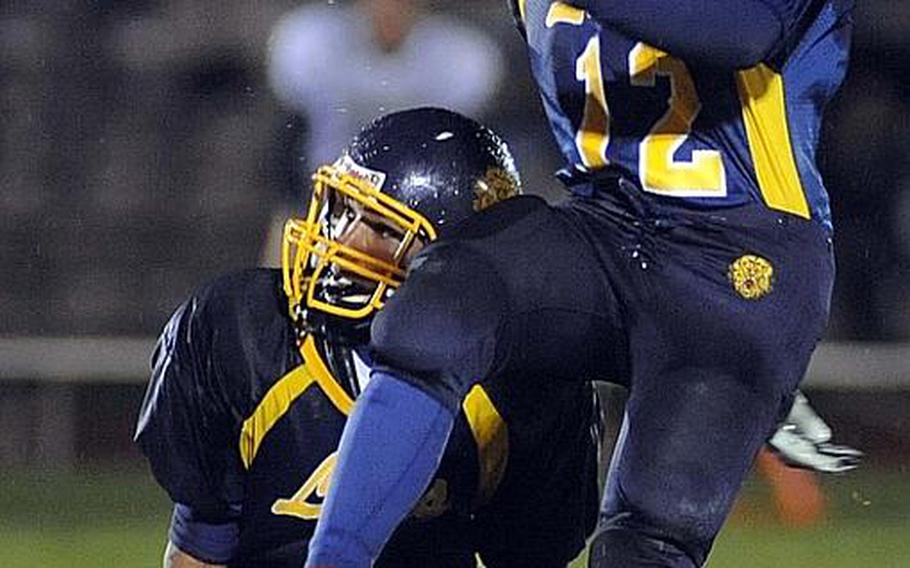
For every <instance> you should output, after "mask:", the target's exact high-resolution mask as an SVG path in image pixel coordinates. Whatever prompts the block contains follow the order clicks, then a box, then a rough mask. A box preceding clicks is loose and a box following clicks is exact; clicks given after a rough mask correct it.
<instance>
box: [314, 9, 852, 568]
mask: <svg viewBox="0 0 910 568" xmlns="http://www.w3.org/2000/svg"><path fill="white" fill-rule="evenodd" d="M515 8H516V10H515V11H516V13H517V14H518V17H519V22H520V26H521V29H522V31H523V33H524V35H525V38H526V40H527V43H528V48H529V49H528V52H529V56H530V61H531V68H532V71H533V74H534V77H535V79H536V82H537V84H538V87H539V89H540V94H541V98H542V101H543V105H544V108H545V110H546V113H547V115H548V118H549V121H550V125H551V127H552V130H553V133H554V135H555V137H556V140H557V142H558V144H559V146H560V149H561V151H562V154H563V155H564V157H565V161H566V167H565V169H564V170H563V171H562V172H561V173H560V177H561V179H562V180H563V181H564V182H565V183H566V185H567V186H568V187H569V188H570V189H571V190H572V193H573V197H572V198H570V199H569V200H568V201H566V202H565V203H562V204H559V205H557V206H550V205H547V204H546V203H544V202H543V201H541V200H538V199H534V198H532V197H520V198H517V199H514V200H508V201H506V202H503V203H501V204H498V205H497V206H495V207H492V208H490V209H489V210H487V211H485V212H483V213H481V214H479V215H478V216H475V217H473V218H471V219H469V220H468V221H467V222H466V223H465V224H464V225H463V226H462V227H461V228H460V230H459V231H455V232H453V233H452V234H451V235H448V236H446V237H445V238H443V239H441V240H440V241H437V242H436V243H434V244H433V245H431V246H430V247H428V248H427V249H425V250H424V251H423V252H422V253H421V254H420V255H418V256H417V258H416V259H415V261H414V263H413V265H412V269H411V272H410V275H409V278H408V282H407V283H405V285H404V286H402V287H401V288H400V289H399V290H398V292H397V293H396V294H395V297H394V298H392V300H391V301H390V302H389V304H388V305H387V306H386V308H385V309H384V310H383V312H382V313H381V314H380V315H379V316H377V318H376V319H375V320H374V322H373V333H372V341H373V348H374V352H375V356H376V361H377V364H376V365H374V367H373V373H372V377H373V379H372V381H371V382H370V385H369V387H368V388H367V391H366V392H365V393H364V404H360V405H358V407H357V409H356V410H355V412H354V414H353V416H352V417H351V419H350V420H349V421H348V423H347V426H346V430H345V434H344V435H343V437H342V444H341V446H340V448H339V461H338V467H337V468H336V472H335V478H334V485H333V490H332V491H331V492H330V494H329V496H328V498H327V500H326V504H325V507H324V510H323V516H322V517H321V519H320V521H319V524H318V526H317V529H316V533H315V535H314V538H313V540H312V542H311V546H310V552H311V555H310V564H309V565H310V566H332V567H341V566H344V567H349V566H368V565H369V561H370V558H371V557H372V556H375V554H376V553H377V552H378V551H379V550H381V548H382V545H383V542H384V541H385V539H386V538H387V535H388V534H389V532H390V531H391V529H392V527H394V526H395V524H396V522H397V521H396V519H398V518H400V517H401V515H402V514H403V512H404V511H407V510H409V508H410V506H411V504H412V503H413V502H414V501H415V500H416V499H417V497H418V496H419V495H420V494H421V492H422V491H423V488H424V487H425V486H426V484H427V482H428V480H429V479H430V478H431V476H432V471H433V461H432V460H428V459H427V455H428V454H433V455H439V453H440V451H441V448H442V447H443V446H444V443H445V440H446V439H447V437H448V433H449V432H450V431H451V428H452V423H453V419H454V416H455V413H456V411H457V409H458V407H459V404H460V401H461V400H462V399H463V398H464V396H465V394H466V393H467V392H468V391H469V390H470V389H471V388H472V387H473V385H474V384H475V382H476V380H477V378H479V377H486V376H490V375H491V374H497V373H510V374H521V373H528V372H532V370H533V372H534V373H537V374H542V375H544V376H549V377H552V380H553V381H554V382H559V381H564V384H569V383H570V382H571V381H573V380H577V378H578V377H590V376H598V377H612V378H615V379H616V380H618V381H619V382H620V383H622V384H625V385H627V386H628V387H629V398H628V403H627V405H626V409H625V417H624V422H623V426H622V429H621V432H620V436H619V440H618V444H617V447H616V451H615V453H614V455H613V460H612V463H611V466H610V471H609V478H608V482H607V487H606V492H605V497H604V502H603V506H602V510H601V519H600V529H599V532H598V536H597V537H596V538H595V539H594V541H593V543H592V545H591V554H590V565H591V566H593V567H605V566H610V567H619V566H678V567H691V566H700V565H702V564H703V563H704V562H705V560H706V558H707V556H708V552H709V551H710V549H711V545H712V543H713V541H714V538H715V536H716V535H717V533H718V531H719V529H720V527H721V525H722V524H723V521H724V519H725V518H726V516H727V513H728V512H729V510H730V507H731V505H732V504H733V500H734V497H735V496H736V494H737V491H738V490H739V488H740V486H741V483H742V481H743V478H744V477H745V475H746V473H747V472H748V471H749V469H750V467H751V464H752V462H753V459H754V457H755V455H756V453H757V452H758V450H759V448H761V446H762V444H763V443H764V442H765V440H767V439H768V438H769V436H770V435H771V434H772V432H773V431H774V426H775V424H776V423H777V422H778V421H779V420H780V419H781V418H782V417H783V416H784V415H785V414H786V412H787V410H788V409H789V408H790V407H791V405H792V402H793V399H794V392H795V388H796V386H797V384H798V382H799V380H800V379H801V377H802V376H803V374H804V372H805V369H806V366H807V365H808V362H809V358H810V355H811V353H812V351H813V350H814V348H815V345H816V343H817V341H818V339H819V337H820V336H821V334H822V332H823V329H824V326H825V324H826V320H827V317H828V310H829V303H830V294H831V288H832V283H833V278H834V263H833V256H832V233H831V220H830V210H829V205H828V199H827V195H826V192H825V189H824V186H823V184H822V180H821V177H820V175H819V172H818V168H817V165H816V163H815V151H816V145H817V141H818V135H819V132H820V124H821V115H822V111H823V109H824V106H825V104H826V102H827V101H828V100H829V99H830V98H831V96H832V95H833V94H834V92H835V91H836V90H837V87H838V86H839V84H840V82H841V81H842V79H843V76H844V73H845V68H846V64H847V52H848V47H849V42H850V33H851V27H852V2H851V1H850V0H700V1H698V2H694V1H685V0H680V1H677V2H666V1H664V0H609V1H607V0H571V1H565V2H560V1H553V0H518V1H516V2H515ZM456 297H457V305H458V306H459V307H462V309H458V310H456V309H453V308H452V306H453V305H454V302H455V298H456ZM573 378H575V379H573ZM389 398H394V399H397V398H401V399H402V400H407V401H408V404H409V406H410V407H412V408H421V410H420V411H419V412H415V413H414V415H413V416H409V417H408V418H407V419H404V418H403V417H398V416H395V415H393V414H392V413H390V412H389V411H388V408H391V407H392V406H391V405H389V404H388V403H385V404H374V403H373V402H372V401H373V400H377V401H385V400H388V399H389ZM403 430H408V431H411V432H413V431H418V432H420V435H421V437H420V444H419V445H412V446H410V447H408V446H407V442H408V440H407V439H406V438H404V437H402V436H400V434H399V432H401V431H403ZM377 447H382V449H383V451H382V454H381V455H379V453H378V452H377V451H376V448H377ZM396 457H397V458H399V459H398V460H397V461H394V459H395V458H396ZM366 464H369V465H370V467H371V468H372V469H373V470H381V471H384V472H386V475H385V476H384V477H381V478H380V477H375V476H372V477H366V476H362V475H359V473H358V472H359V470H361V469H362V468H364V467H366ZM384 483H385V485H383V484H384ZM378 510H381V512H382V513H381V514H377V513H376V512H375V511H378ZM352 551H353V552H352Z"/></svg>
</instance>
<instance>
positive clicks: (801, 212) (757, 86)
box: [736, 63, 811, 219]
mask: <svg viewBox="0 0 910 568" xmlns="http://www.w3.org/2000/svg"><path fill="white" fill-rule="evenodd" d="M736 83H737V88H738V90H739V98H740V101H741V103H742V110H743V121H744V122H745V125H746V135H747V137H748V139H749V152H750V153H751V155H752V162H753V163H754V165H755V173H756V175H757V176H758V186H759V190H760V191H761V194H762V197H763V198H764V200H765V204H767V206H768V207H770V208H771V209H776V210H779V211H786V212H787V213H792V214H794V215H798V216H800V217H803V218H805V219H808V218H810V216H811V215H810V213H809V204H808V203H807V201H806V193H805V191H804V189H803V186H802V182H801V181H800V179H799V172H798V170H797V168H796V159H795V158H794V156H793V146H792V145H791V143H790V130H789V127H788V124H787V109H786V105H785V96H784V82H783V78H782V77H781V76H780V74H779V73H776V72H775V71H774V70H772V69H771V68H769V67H768V66H767V65H765V64H763V63H761V64H759V65H757V66H755V67H752V68H751V69H746V70H743V71H740V72H739V73H737V76H736Z"/></svg>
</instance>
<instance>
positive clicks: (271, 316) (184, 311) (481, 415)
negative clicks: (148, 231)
mask: <svg viewBox="0 0 910 568" xmlns="http://www.w3.org/2000/svg"><path fill="white" fill-rule="evenodd" d="M286 310H287V303H286V299H285V297H284V294H283V292H282V289H281V275H280V272H279V271H277V270H267V269H256V270H248V271H244V272H240V273H237V274H232V275H228V276H225V277H222V278H220V279H217V280H216V281H215V282H213V283H212V284H210V285H208V286H206V287H204V288H203V289H201V290H200V291H199V292H197V293H196V294H195V295H194V296H193V297H192V298H191V299H190V300H189V301H188V302H186V303H185V304H183V305H182V306H181V307H180V308H178V310H177V311H176V312H175V314H174V315H173V317H172V318H171V320H170V322H169V323H168V324H167V326H166V328H165V330H164V332H163V333H162V335H161V337H160V339H159V342H158V345H157V348H156V351H155V354H154V356H153V372H152V377H151V381H150V384H149V389H148V391H147V394H146V398H145V401H144V403H143V407H142V411H141V413H140V418H139V423H138V426H137V433H136V439H137V441H138V443H139V445H140V447H141V449H142V451H143V452H144V453H145V454H146V456H147V457H148V459H149V462H150V464H151V468H152V471H153V473H154V475H155V477H156V479H157V480H158V482H159V483H160V484H161V485H162V487H164V488H165V489H166V490H167V492H168V493H169V495H170V496H171V498H172V500H173V501H174V502H175V503H179V504H182V505H185V506H187V507H189V508H190V509H192V510H193V512H194V513H195V515H196V516H197V517H199V518H202V519H223V518H226V517H231V515H233V516H234V518H237V519H238V520H237V523H238V525H239V538H238V542H237V543H235V545H234V551H233V553H232V561H231V562H230V564H231V565H232V566H244V565H249V566H263V565H269V566H282V565H293V566H300V565H302V562H303V559H304V558H305V557H306V550H307V545H308V542H309V539H310V537H311V535H312V532H313V530H314V528H315V525H316V520H317V518H318V516H319V512H320V508H321V504H322V500H323V498H324V496H325V494H326V491H327V489H328V485H329V478H330V474H331V472H332V469H333V467H334V464H335V458H336V449H337V445H338V442H339V440H340V437H341V433H342V430H343V428H344V424H345V421H346V419H347V416H348V415H349V413H350V411H351V409H352V407H353V404H354V401H353V398H352V392H356V390H357V389H356V388H355V387H353V386H352V385H354V384H356V383H358V381H360V382H363V381H366V380H368V376H369V367H368V364H367V361H366V359H368V356H367V355H366V354H363V353H360V352H359V351H358V350H357V349H355V347H359V346H354V345H351V344H349V343H346V342H345V341H343V340H339V339H338V338H323V337H316V336H313V335H308V336H307V337H306V338H305V339H304V341H303V342H302V344H301V345H300V346H299V347H298V343H297V340H296V334H295V330H294V327H293V324H292V322H291V320H290V318H289V317H288V316H287V311H286ZM541 382H542V381H541ZM519 383H523V384H525V385H526V386H527V388H516V387H515V386H514V385H516V384H519ZM535 384H536V382H535V381H529V380H527V379H526V378H521V380H520V381H518V380H515V381H512V380H507V379H505V378H496V379H491V380H489V381H485V382H483V383H481V384H480V385H478V386H476V387H475V388H474V389H473V390H472V391H471V392H470V393H469V394H468V396H467V398H466V399H465V401H464V404H463V406H462V409H463V412H462V413H461V415H460V416H459V419H458V420H457V421H456V424H455V427H454V430H453V433H452V436H451V438H450V442H449V445H448V446H447V449H446V454H445V456H444V458H443V461H442V463H441V465H440V468H439V470H438V472H437V475H436V478H435V479H434V481H433V482H432V483H431V485H430V486H429V488H428V490H427V492H426V494H425V495H424V497H423V499H422V500H421V501H420V503H419V504H418V505H417V507H416V508H415V510H414V511H413V512H412V515H411V518H410V519H409V521H408V522H406V523H405V524H403V525H402V526H401V527H400V528H399V530H398V531H397V532H396V534H395V536H393V538H392V540H391V541H390V543H389V545H388V546H387V549H386V551H385V552H384V553H383V557H382V558H381V559H380V563H379V564H378V565H379V566H383V565H385V566H421V565H430V564H432V565H439V566H443V565H445V566H450V565H451V566H464V565H468V564H466V562H469V565H471V566H473V564H474V553H475V552H477V551H481V552H482V551H483V550H484V549H487V548H489V549H491V550H493V549H495V548H496V546H495V543H503V542H509V543H511V544H512V545H515V546H518V545H520V544H521V541H520V540H519V539H520V537H521V534H525V535H531V534H537V533H542V534H545V535H548V540H547V542H548V543H555V544H554V547H551V548H552V549H553V550H555V553H556V554H560V555H562V557H564V558H566V559H568V558H571V556H572V555H574V554H575V553H577V552H578V550H580V548H581V547H582V546H583V544H584V538H585V536H586V535H587V534H588V533H589V532H590V531H591V530H592V529H593V522H594V517H595V514H596V507H597V502H598V496H597V490H596V451H597V446H596V442H595V439H594V438H593V437H592V428H595V427H596V426H597V418H598V417H597V414H596V408H595V406H596V405H595V404H594V401H593V398H592V390H591V387H590V385H586V386H585V385H583V386H582V387H579V388H576V389H574V390H573V389H549V390H548V389H547V388H542V389H540V390H537V389H535V388H534V385H535ZM550 390H552V392H550ZM569 409H571V411H569ZM538 416H540V417H541V418H539V419H538ZM557 450H558V451H557ZM529 464H531V465H533V468H532V467H531V466H530V465H529ZM516 467H517V468H522V470H523V471H521V472H515V471H514V469H515V468H516ZM548 468H549V469H548ZM548 472H550V473H548ZM539 491H542V492H545V493H543V494H538V492H539ZM553 508H561V509H562V510H563V513H562V514H560V515H557V516H553V515H551V514H550V511H552V510H553ZM484 511H487V512H488V514H487V515H486V516H485V515H483V514H480V515H479V516H478V514H479V513H482V512H484ZM487 517H492V518H495V519H496V523H497V526H499V527H500V528H499V529H493V530H500V531H508V532H509V534H508V535H507V537H508V540H507V539H506V537H505V536H504V537H503V538H500V539H496V538H495V535H494V534H493V533H492V532H491V530H490V528H489V527H490V526H492V525H489V524H485V523H488V522H487V521H485V520H484V519H485V518H487ZM506 517H510V518H506ZM487 542H491V543H492V544H487ZM553 550H551V551H550V552H551V553H553ZM492 554H493V553H492V552H491V555H492ZM428 563H429V564H428ZM489 565H490V566H495V565H496V563H495V559H494V562H492V563H490V564H489Z"/></svg>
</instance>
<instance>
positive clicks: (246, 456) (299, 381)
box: [240, 364, 316, 469]
mask: <svg viewBox="0 0 910 568" xmlns="http://www.w3.org/2000/svg"><path fill="white" fill-rule="evenodd" d="M315 381H316V378H315V377H314V376H313V375H312V373H310V371H309V369H307V367H306V365H305V364H304V365H300V366H298V367H295V368H294V369H293V370H292V371H290V372H289V373H288V374H286V375H285V376H283V377H281V378H280V379H278V381H277V382H276V383H275V384H274V385H272V388H270V389H269V391H268V392H267V393H266V394H265V396H264V397H262V400H261V401H259V405H258V406H256V410H255V411H253V414H252V415H251V416H250V417H249V418H247V419H246V420H244V421H243V427H242V428H241V430H240V459H241V460H242V461H243V466H244V467H245V468H246V469H249V468H250V466H251V465H253V460H254V459H255V458H256V452H258V451H259V445H260V444H261V443H262V440H263V439H264V438H265V435H266V434H268V433H269V430H271V429H272V427H273V426H274V425H275V423H276V422H278V420H279V419H281V417H282V416H284V414H285V413H286V412H287V411H288V409H289V408H290V407H291V404H293V402H294V401H295V400H296V399H297V397H299V396H300V395H301V394H303V391H305V390H306V389H307V388H309V386H310V385H312V384H313V383H314V382H315Z"/></svg>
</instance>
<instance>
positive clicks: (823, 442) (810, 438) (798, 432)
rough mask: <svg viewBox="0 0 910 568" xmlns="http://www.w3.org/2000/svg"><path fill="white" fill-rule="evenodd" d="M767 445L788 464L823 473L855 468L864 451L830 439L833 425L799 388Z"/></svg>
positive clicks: (840, 471)
mask: <svg viewBox="0 0 910 568" xmlns="http://www.w3.org/2000/svg"><path fill="white" fill-rule="evenodd" d="M768 446H769V447H770V448H771V449H772V450H773V451H774V452H775V453H776V454H777V455H778V456H779V457H780V458H781V460H783V462H784V463H786V464H787V465H789V466H792V467H799V468H803V469H810V470H813V471H817V472H820V473H842V472H845V471H849V470H851V469H854V468H856V467H857V466H858V465H859V463H860V460H861V459H862V456H863V453H862V452H861V451H859V450H857V449H854V448H851V447H850V446H843V445H840V444H832V443H831V427H830V426H828V425H827V424H826V423H825V421H824V420H822V418H821V416H819V415H818V414H817V413H816V412H815V410H813V408H812V406H811V405H810V404H809V400H808V399H807V398H806V397H805V395H804V394H803V393H801V392H799V391H796V396H795V398H794V400H793V405H792V406H791V407H790V412H789V413H788V414H787V417H786V418H785V419H784V421H783V422H782V423H781V424H780V425H779V426H778V428H777V431H775V432H774V434H773V435H772V436H771V438H770V439H769V440H768Z"/></svg>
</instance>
